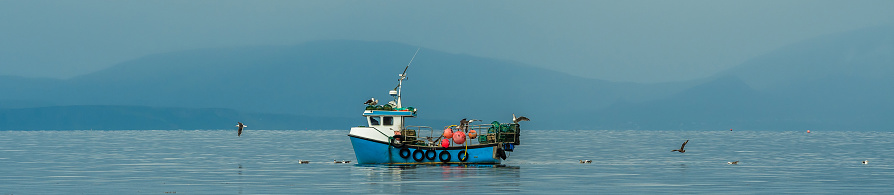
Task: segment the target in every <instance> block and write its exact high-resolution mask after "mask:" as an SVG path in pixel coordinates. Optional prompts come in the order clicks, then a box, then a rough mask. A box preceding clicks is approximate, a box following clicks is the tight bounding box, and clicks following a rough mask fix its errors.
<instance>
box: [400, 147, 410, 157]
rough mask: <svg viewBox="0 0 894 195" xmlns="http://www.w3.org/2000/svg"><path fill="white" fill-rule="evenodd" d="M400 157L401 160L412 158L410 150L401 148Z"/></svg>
mask: <svg viewBox="0 0 894 195" xmlns="http://www.w3.org/2000/svg"><path fill="white" fill-rule="evenodd" d="M398 154H400V157H401V158H410V149H409V148H401V149H400V153H398Z"/></svg>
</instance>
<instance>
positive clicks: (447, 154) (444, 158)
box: [438, 150, 450, 162]
mask: <svg viewBox="0 0 894 195" xmlns="http://www.w3.org/2000/svg"><path fill="white" fill-rule="evenodd" d="M438 157H439V158H440V159H441V162H450V152H447V150H441V153H440V154H438Z"/></svg>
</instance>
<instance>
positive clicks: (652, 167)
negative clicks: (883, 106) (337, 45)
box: [0, 130, 894, 194]
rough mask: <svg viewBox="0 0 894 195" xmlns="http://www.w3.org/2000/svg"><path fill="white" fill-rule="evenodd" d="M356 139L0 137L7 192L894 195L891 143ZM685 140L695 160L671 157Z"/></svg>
mask: <svg viewBox="0 0 894 195" xmlns="http://www.w3.org/2000/svg"><path fill="white" fill-rule="evenodd" d="M347 133H348V131H347V130H310V131H308V130H247V131H246V132H245V133H244V134H243V135H242V137H237V136H236V132H235V131H234V130H133V131H0V165H2V166H0V173H2V174H0V194H164V193H177V194H298V193H332V192H341V193H365V194H367V193H368V194H393V193H406V194H418V193H436V194H440V193H450V194H454V193H485V194H506V193H513V194H515V193H521V194H548V193H549V194H551V193H562V194H571V193H735V194H770V193H809V194H816V193H836V194H841V193H853V192H861V193H872V194H879V193H887V192H890V191H892V190H894V187H892V186H891V185H890V184H891V183H894V166H892V165H891V163H892V158H891V154H894V151H892V148H894V143H892V141H891V140H894V133H892V132H864V131H860V132H855V131H813V132H812V133H806V132H805V130H791V131H748V130H734V131H728V130H717V131H705V130H698V131H695V130H693V131H632V130H524V132H522V133H523V135H522V145H520V146H518V147H517V148H516V152H513V153H511V154H510V156H509V159H508V160H507V161H505V162H504V163H503V164H504V165H505V166H496V167H495V166H469V167H464V166H415V167H396V166H381V165H357V164H356V160H355V159H354V158H355V157H354V154H353V150H352V149H351V146H350V142H349V140H348V138H347V136H346V135H347ZM685 140H690V141H689V143H688V144H687V145H686V153H682V154H681V153H677V152H670V150H672V149H675V148H679V146H680V144H681V143H682V142H683V141H685ZM582 159H589V160H592V161H593V163H591V164H580V163H578V160H582ZM299 160H308V161H310V164H298V161H299ZM333 160H351V161H354V162H352V164H335V163H332V161H333ZM863 160H869V164H866V165H864V164H861V163H860V162H861V161H863ZM729 161H740V164H739V165H728V164H727V162H729Z"/></svg>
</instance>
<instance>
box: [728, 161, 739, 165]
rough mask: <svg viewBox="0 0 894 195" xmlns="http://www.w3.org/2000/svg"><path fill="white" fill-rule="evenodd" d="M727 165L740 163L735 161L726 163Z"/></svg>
mask: <svg viewBox="0 0 894 195" xmlns="http://www.w3.org/2000/svg"><path fill="white" fill-rule="evenodd" d="M726 164H731V165H738V164H739V161H738V160H737V161H733V162H726Z"/></svg>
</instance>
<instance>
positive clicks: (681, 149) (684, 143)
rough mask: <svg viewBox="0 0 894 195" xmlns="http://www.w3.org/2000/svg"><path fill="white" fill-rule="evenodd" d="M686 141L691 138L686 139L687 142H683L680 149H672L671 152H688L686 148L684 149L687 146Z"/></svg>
mask: <svg viewBox="0 0 894 195" xmlns="http://www.w3.org/2000/svg"><path fill="white" fill-rule="evenodd" d="M686 143H689V140H688V139H687V140H686V142H683V145H682V146H680V149H679V150H671V152H680V153H684V152H686V150H684V149H683V147H686Z"/></svg>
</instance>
